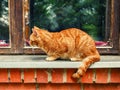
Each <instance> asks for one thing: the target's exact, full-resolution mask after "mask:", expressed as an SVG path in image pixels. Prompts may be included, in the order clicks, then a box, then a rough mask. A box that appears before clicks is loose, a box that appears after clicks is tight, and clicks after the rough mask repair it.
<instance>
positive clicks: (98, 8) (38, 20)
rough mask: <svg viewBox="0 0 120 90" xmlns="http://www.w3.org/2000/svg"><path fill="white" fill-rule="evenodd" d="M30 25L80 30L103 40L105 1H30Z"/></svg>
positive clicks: (50, 28) (58, 29)
mask: <svg viewBox="0 0 120 90" xmlns="http://www.w3.org/2000/svg"><path fill="white" fill-rule="evenodd" d="M30 6H31V9H30V25H31V27H33V26H34V25H36V26H38V27H40V28H44V29H47V30H49V31H53V32H54V31H60V30H62V29H67V28H72V27H75V28H80V29H82V30H84V31H85V32H87V33H88V34H90V35H91V36H92V37H93V38H94V39H95V40H103V39H104V34H105V33H103V32H105V12H106V0H31V4H30Z"/></svg>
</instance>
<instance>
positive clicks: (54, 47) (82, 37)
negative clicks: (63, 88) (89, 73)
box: [30, 26, 100, 78]
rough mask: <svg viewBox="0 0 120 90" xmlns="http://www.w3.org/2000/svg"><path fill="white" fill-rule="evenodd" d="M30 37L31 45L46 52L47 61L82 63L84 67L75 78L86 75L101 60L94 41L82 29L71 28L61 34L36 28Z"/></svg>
mask: <svg viewBox="0 0 120 90" xmlns="http://www.w3.org/2000/svg"><path fill="white" fill-rule="evenodd" d="M32 30H33V33H32V34H31V35H30V45H31V46H34V45H35V46H38V47H40V48H41V49H42V50H43V51H45V52H46V54H47V55H48V57H47V58H46V60H48V61H53V60H56V59H58V58H61V59H70V60H71V61H82V65H81V66H80V67H79V68H78V70H77V72H76V73H74V74H73V76H72V77H73V78H80V77H81V76H83V75H84V73H85V72H86V70H87V69H88V68H89V66H90V65H91V64H92V63H94V62H96V61H99V60H100V55H99V53H98V51H97V49H96V46H95V42H94V40H93V39H92V38H91V37H90V36H89V35H88V34H87V33H85V32H83V31H82V30H80V29H76V28H70V29H66V30H62V31H60V32H48V31H47V30H43V29H40V28H38V27H36V26H34V28H33V29H32Z"/></svg>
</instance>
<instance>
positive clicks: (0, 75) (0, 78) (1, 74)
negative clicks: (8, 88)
mask: <svg viewBox="0 0 120 90" xmlns="http://www.w3.org/2000/svg"><path fill="white" fill-rule="evenodd" d="M4 82H9V81H8V71H7V69H0V83H4Z"/></svg>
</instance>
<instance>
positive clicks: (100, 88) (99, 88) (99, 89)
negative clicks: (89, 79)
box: [83, 84, 120, 90]
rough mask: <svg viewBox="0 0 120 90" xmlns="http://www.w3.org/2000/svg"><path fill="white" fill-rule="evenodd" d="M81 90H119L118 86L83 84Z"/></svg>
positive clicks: (119, 85)
mask: <svg viewBox="0 0 120 90" xmlns="http://www.w3.org/2000/svg"><path fill="white" fill-rule="evenodd" d="M83 90H120V84H90V85H88V84H85V85H84V89H83Z"/></svg>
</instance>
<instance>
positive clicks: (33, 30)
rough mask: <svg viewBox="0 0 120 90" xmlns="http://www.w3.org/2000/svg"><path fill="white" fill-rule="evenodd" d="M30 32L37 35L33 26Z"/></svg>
mask: <svg viewBox="0 0 120 90" xmlns="http://www.w3.org/2000/svg"><path fill="white" fill-rule="evenodd" d="M32 32H33V34H34V35H35V36H37V30H35V29H34V28H32Z"/></svg>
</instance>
